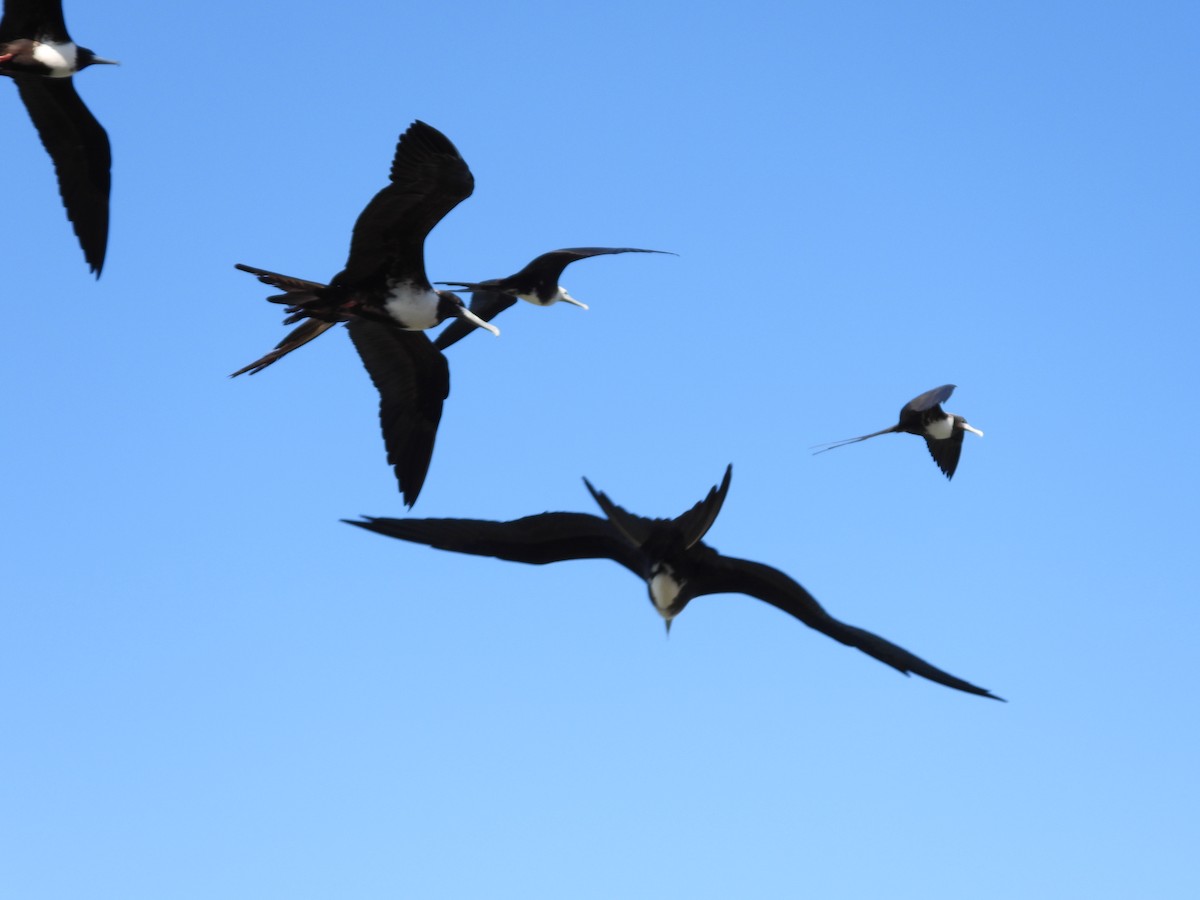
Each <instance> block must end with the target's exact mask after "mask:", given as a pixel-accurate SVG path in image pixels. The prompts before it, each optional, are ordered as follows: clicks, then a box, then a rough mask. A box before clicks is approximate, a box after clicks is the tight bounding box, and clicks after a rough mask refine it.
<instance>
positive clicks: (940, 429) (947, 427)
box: [925, 416, 954, 441]
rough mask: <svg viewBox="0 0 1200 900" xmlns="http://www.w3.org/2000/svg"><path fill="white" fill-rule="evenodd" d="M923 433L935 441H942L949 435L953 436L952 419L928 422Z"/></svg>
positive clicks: (947, 417)
mask: <svg viewBox="0 0 1200 900" xmlns="http://www.w3.org/2000/svg"><path fill="white" fill-rule="evenodd" d="M925 433H926V434H927V435H929V436H930V437H931V438H933V439H934V440H935V441H944V440H945V439H946V438H948V437H950V435H952V434H954V417H953V416H946V418H944V419H938V420H937V421H936V422H930V423H929V424H928V425H926V426H925Z"/></svg>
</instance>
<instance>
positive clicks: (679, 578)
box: [343, 465, 1003, 700]
mask: <svg viewBox="0 0 1200 900" xmlns="http://www.w3.org/2000/svg"><path fill="white" fill-rule="evenodd" d="M732 474H733V466H732V465H731V466H729V467H728V468H726V470H725V477H724V479H723V480H722V481H721V484H720V486H719V487H714V488H712V489H711V490H710V491H709V492H708V496H707V497H705V498H704V499H703V500H701V501H700V502H699V503H697V504H696V505H695V506H693V507H692V508H691V509H689V510H688V511H687V512H685V513H684V514H683V515H681V516H678V517H677V518H674V519H649V518H645V517H643V516H638V515H635V514H633V513H630V512H627V511H626V510H624V509H622V508H621V507H619V506H617V505H616V504H615V503H613V502H612V501H611V500H610V499H609V498H608V496H607V495H606V494H603V493H601V492H600V491H597V490H596V489H595V488H594V487H592V485H591V483H590V482H589V481H588V480H587V479H586V478H585V479H584V484H585V485H587V489H588V491H590V492H591V495H592V497H593V498H594V499H595V500H596V502H597V503H598V504H599V505H600V508H601V510H603V511H604V515H605V518H600V517H599V516H593V515H588V514H587V513H571V512H545V513H540V514H538V515H533V516H526V517H525V518H523V519H515V520H513V521H509V522H493V521H487V520H483V519H385V518H372V517H364V518H363V519H362V520H361V521H353V520H349V519H346V520H343V521H346V522H347V523H348V524H350V525H357V526H358V527H360V528H365V529H367V530H368V531H374V532H376V533H378V534H383V535H387V536H388V537H394V538H399V539H400V540H403V541H411V542H413V543H418V544H426V545H428V546H430V547H436V548H438V549H439V550H451V551H454V552H456V553H471V554H474V555H476V556H494V557H497V558H498V559H507V560H512V561H514V562H523V563H531V564H533V565H545V564H546V563H554V562H562V561H564V560H568V559H611V560H613V561H614V562H617V563H620V564H621V565H622V566H624V567H625V568H627V569H629V570H630V571H631V572H633V573H634V574H635V575H637V576H638V577H639V578H641V579H642V580H643V581H645V582H646V586H647V589H648V591H649V594H650V601H651V602H652V603H653V604H654V608H655V609H656V610H657V611H658V613H659V615H661V616H662V617H663V619H664V620H665V621H666V625H667V630H668V631H670V628H671V621H672V620H673V619H674V618H675V617H676V616H678V615H679V614H680V613H681V612H682V611H683V609H684V607H685V606H687V605H688V603H689V602H691V601H692V600H693V599H695V598H696V597H701V596H704V595H706V594H747V595H749V596H751V597H756V598H757V599H759V600H762V601H764V602H766V603H769V604H771V605H772V606H774V607H776V608H778V609H781V610H783V611H784V612H785V613H788V614H789V615H792V616H795V617H796V618H797V619H799V620H800V621H801V622H803V623H804V624H805V625H807V626H809V627H810V628H813V629H816V630H817V631H819V632H821V633H822V634H824V635H827V636H828V637H831V638H833V639H834V640H835V641H838V642H840V643H842V644H845V645H847V646H849V647H856V648H857V649H859V650H861V651H862V652H863V653H866V654H867V655H869V656H873V657H875V659H877V660H879V661H880V662H882V663H885V664H887V665H889V666H891V667H892V668H893V669H896V670H898V671H900V672H903V673H904V674H906V675H907V674H910V673H911V674H916V675H920V676H921V677H922V678H927V679H929V680H930V681H935V682H937V683H938V684H943V685H945V686H946V687H951V688H954V689H956V690H959V691H965V692H966V693H968V694H978V695H979V696H982V697H990V698H992V699H993V700H1002V699H1003V698H1001V697H997V696H996V695H994V694H992V693H991V692H990V691H987V690H985V689H984V688H981V687H976V686H975V685H973V684H971V683H969V682H966V681H963V680H962V679H961V678H956V677H955V676H953V675H951V674H949V673H948V672H943V671H942V670H941V669H939V668H937V667H936V666H933V665H930V664H929V663H927V662H925V660H923V659H921V658H920V657H917V656H914V655H913V654H912V653H909V652H908V651H907V650H905V649H904V648H903V647H898V646H896V645H895V644H893V643H891V642H890V641H887V640H885V639H883V638H881V637H879V636H878V635H875V634H872V633H871V632H869V631H864V630H863V629H861V628H856V627H854V626H853V625H847V624H846V623H844V622H840V621H838V620H837V619H835V618H834V617H833V616H831V615H830V614H829V613H828V612H826V611H825V608H824V607H823V606H821V604H820V603H818V602H817V600H816V598H814V597H813V596H812V594H810V593H809V592H808V591H806V590H805V589H804V588H803V587H801V586H800V585H799V584H798V583H797V582H795V581H793V580H792V579H791V578H789V577H788V576H787V575H785V574H784V573H783V572H780V571H779V570H778V569H774V568H772V567H771V566H767V565H764V564H762V563H757V562H751V561H749V560H745V559H736V558H734V557H732V556H723V555H722V554H720V553H719V552H717V551H716V550H715V549H713V548H712V547H710V546H708V545H707V544H705V543H704V542H703V541H702V540H701V539H702V538H703V537H704V535H705V534H706V533H707V532H708V530H709V528H711V527H712V524H713V522H714V521H716V518H717V514H718V513H719V512H720V511H721V505H722V504H723V503H724V502H725V495H726V493H728V491H729V481H730V478H731V477H732Z"/></svg>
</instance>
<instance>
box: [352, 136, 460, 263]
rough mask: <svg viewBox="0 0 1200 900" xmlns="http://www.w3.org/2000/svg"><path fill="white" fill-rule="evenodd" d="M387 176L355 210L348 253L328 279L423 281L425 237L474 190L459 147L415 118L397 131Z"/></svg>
mask: <svg viewBox="0 0 1200 900" xmlns="http://www.w3.org/2000/svg"><path fill="white" fill-rule="evenodd" d="M391 180H392V183H391V184H390V185H388V186H387V187H385V188H384V189H383V190H381V191H380V192H379V193H378V194H376V195H375V196H374V197H373V198H372V200H371V202H370V203H368V204H367V206H366V208H365V209H364V210H363V211H362V213H361V214H359V217H358V221H357V222H355V223H354V235H353V237H352V238H351V240H350V257H349V259H347V260H346V267H345V269H343V270H342V272H340V273H339V274H338V275H337V276H335V277H334V279H333V282H332V283H333V284H336V285H343V286H352V285H355V284H359V283H362V282H364V281H370V280H371V279H373V278H378V277H384V276H398V277H402V278H409V279H413V280H414V281H415V282H416V283H417V284H419V285H423V286H428V285H429V279H428V276H426V274H425V236H426V235H427V234H429V232H430V231H432V230H433V226H435V225H436V224H437V223H438V222H440V221H441V220H442V218H443V217H444V216H445V215H446V213H448V212H450V210H452V209H454V207H456V206H458V204H459V203H461V202H462V201H463V200H466V199H467V198H468V197H470V196H471V193H472V191H474V190H475V178H474V176H472V175H471V170H470V169H469V168H468V167H467V163H466V161H465V160H463V158H462V156H461V155H460V154H459V152H458V149H457V148H456V147H455V146H454V144H452V143H450V139H449V138H447V137H446V136H445V135H444V134H442V133H441V132H440V131H438V130H437V129H436V128H433V127H432V126H430V125H426V124H425V123H424V122H420V121H418V122H413V124H412V125H410V126H409V128H408V130H407V131H405V132H404V134H402V135H400V140H399V142H398V143H397V144H396V155H395V157H394V158H393V160H392V171H391Z"/></svg>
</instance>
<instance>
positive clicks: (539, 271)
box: [434, 247, 675, 350]
mask: <svg viewBox="0 0 1200 900" xmlns="http://www.w3.org/2000/svg"><path fill="white" fill-rule="evenodd" d="M613 253H670V251H667V250H640V249H638V248H637V247H569V248H567V249H564V250H552V251H550V252H549V253H543V254H542V255H541V256H539V257H537V258H536V259H534V260H533V261H532V262H530V263H529V265H527V266H525V268H523V269H522V270H521V271H520V272H517V273H516V274H513V275H509V276H508V277H506V278H492V279H489V280H488V281H478V282H472V281H439V282H438V284H444V285H446V286H448V287H453V288H459V289H461V290H467V291H471V292H472V293H471V312H473V313H475V314H476V315H477V316H479V318H481V319H483V320H484V321H485V322H490V321H491V320H492V319H494V318H496V316H498V315H500V313H502V312H504V310H506V309H508V308H509V307H510V306H512V305H513V304H514V303H516V302H517V301H518V300H524V301H526V302H528V303H532V304H534V305H535V306H550V305H552V304H554V303H558V302H559V301H562V302H563V303H569V304H571V305H573V306H578V307H580V308H581V309H587V304H586V303H580V302H579V301H578V300H576V299H575V298H574V297H572V296H571V295H570V294H569V293H567V289H566V288H564V287H563V286H562V285H560V284H559V283H558V279H559V278H561V277H562V273H563V270H564V269H566V267H567V266H569V265H570V264H571V263H573V262H577V261H578V260H581V259H590V258H592V257H593V256H608V255H610V254H613ZM670 255H671V256H674V255H675V254H673V253H671V254H670ZM477 327H478V326H477V325H475V324H473V323H471V322H469V321H466V320H462V319H460V320H459V321H457V322H451V323H450V324H449V325H448V326H446V329H445V330H444V331H443V332H442V333H441V334H439V335H438V336H437V340H435V341H434V344H435V345H436V346H437V348H438V349H439V350H445V349H446V348H447V347H449V346H450V345H451V344H454V343H456V342H458V341H460V340H462V339H463V338H464V337H466V336H467V335H468V334H470V333H471V332H472V331H474V330H475V329H476V328H477Z"/></svg>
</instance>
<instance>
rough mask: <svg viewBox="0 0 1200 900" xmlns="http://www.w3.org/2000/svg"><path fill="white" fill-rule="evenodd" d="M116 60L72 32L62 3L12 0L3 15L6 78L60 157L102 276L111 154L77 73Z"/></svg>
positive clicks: (0, 43)
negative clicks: (86, 45) (83, 97)
mask: <svg viewBox="0 0 1200 900" xmlns="http://www.w3.org/2000/svg"><path fill="white" fill-rule="evenodd" d="M95 65H117V62H116V60H112V59H102V58H101V57H99V56H97V55H96V54H95V53H93V52H92V51H91V50H88V49H86V48H84V47H80V46H78V45H77V44H76V43H75V42H74V41H73V40H71V36H70V35H69V34H67V26H66V23H65V22H64V20H63V11H62V0H5V2H4V16H3V18H0V75H7V76H9V77H10V78H12V80H13V81H14V82H15V83H16V85H17V92H18V93H19V94H20V95H21V101H22V102H23V103H24V104H25V109H27V110H28V111H29V118H30V119H32V120H33V127H34V128H36V129H37V133H38V137H40V138H41V140H42V146H43V147H45V148H46V152H47V153H49V154H50V159H51V160H52V161H53V162H54V171H55V173H56V174H57V176H58V192H59V194H61V195H62V202H63V206H65V207H66V210H67V218H68V219H70V220H71V225H72V227H73V228H74V230H75V236H76V237H77V238H78V239H79V245H80V247H82V248H83V257H84V259H85V260H86V261H87V264H88V268H89V270H90V271H92V272H94V273H95V274H96V277H97V278H99V277H100V270H101V269H103V268H104V256H105V253H106V251H107V249H108V195H109V190H110V188H111V184H112V175H111V170H112V151H111V149H110V148H109V144H108V134H107V133H106V132H105V130H104V129H103V128H102V127H101V125H100V123H99V122H97V121H96V118H95V116H93V115H92V114H91V112H89V111H88V108H87V107H86V106H84V104H83V101H82V100H80V99H79V95H78V94H77V93H75V85H74V83H73V81H72V79H71V76H72V75H74V74H75V73H76V72H78V71H80V70H81V69H86V68H87V67H88V66H95Z"/></svg>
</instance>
